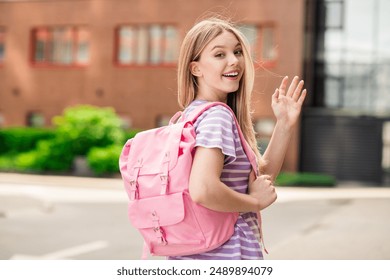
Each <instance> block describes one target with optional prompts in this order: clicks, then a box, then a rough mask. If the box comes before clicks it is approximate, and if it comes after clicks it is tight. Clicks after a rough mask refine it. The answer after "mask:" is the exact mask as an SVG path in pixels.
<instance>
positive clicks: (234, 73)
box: [223, 72, 238, 77]
mask: <svg viewBox="0 0 390 280" xmlns="http://www.w3.org/2000/svg"><path fill="white" fill-rule="evenodd" d="M223 76H225V77H236V76H238V72H231V73H227V74H223Z"/></svg>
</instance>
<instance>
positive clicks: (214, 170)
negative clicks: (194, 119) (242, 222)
mask: <svg viewBox="0 0 390 280" xmlns="http://www.w3.org/2000/svg"><path fill="white" fill-rule="evenodd" d="M223 163H224V155H223V153H222V151H221V150H220V149H218V148H204V147H197V149H196V152H195V156H194V160H193V165H192V170H191V175H190V185H189V191H190V195H191V198H192V199H193V200H194V201H195V202H196V203H199V204H200V205H202V206H204V207H206V208H209V209H212V210H215V211H222V212H249V211H253V212H256V211H260V210H261V209H264V208H266V207H267V206H269V205H270V204H272V203H273V202H274V201H275V200H276V193H275V188H274V186H273V185H272V184H271V181H270V180H269V176H260V177H259V178H258V179H257V180H255V181H254V182H252V183H251V184H250V188H249V193H250V194H242V193H239V192H236V191H234V190H232V189H231V188H229V187H228V186H226V185H225V184H224V183H222V182H221V180H220V177H221V173H222V169H223Z"/></svg>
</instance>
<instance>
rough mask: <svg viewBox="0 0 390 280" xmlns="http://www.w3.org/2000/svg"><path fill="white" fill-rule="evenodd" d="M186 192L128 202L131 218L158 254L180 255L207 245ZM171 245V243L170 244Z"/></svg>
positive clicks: (150, 247)
mask: <svg viewBox="0 0 390 280" xmlns="http://www.w3.org/2000/svg"><path fill="white" fill-rule="evenodd" d="M188 199H189V197H188V195H186V193H184V192H179V193H174V194H169V195H162V196H155V197H149V198H143V199H139V200H135V201H132V202H131V203H130V205H129V218H130V221H131V223H132V224H133V226H134V227H136V228H137V229H138V230H139V231H140V233H141V234H142V235H143V237H144V239H145V241H146V243H147V245H148V248H149V250H150V252H151V253H152V254H156V255H165V256H168V255H180V254H182V253H183V252H186V251H188V250H189V249H194V248H198V249H199V247H202V246H204V243H205V238H204V234H203V232H202V230H201V228H200V227H199V224H198V221H197V219H196V217H195V215H194V213H193V211H192V209H191V205H189V204H190V203H191V202H190V203H189V201H185V200H188ZM167 245H169V246H167Z"/></svg>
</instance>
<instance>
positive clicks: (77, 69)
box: [0, 0, 304, 170]
mask: <svg viewBox="0 0 390 280" xmlns="http://www.w3.org/2000/svg"><path fill="white" fill-rule="evenodd" d="M210 12H217V13H221V14H223V15H225V16H229V17H231V18H232V19H233V20H234V21H235V22H238V23H239V25H240V28H241V29H242V30H243V32H244V33H245V34H246V35H247V37H248V39H249V40H250V41H251V44H252V49H253V56H254V58H255V60H256V61H257V63H256V68H257V75H256V81H255V91H254V95H253V107H254V109H255V113H254V121H255V123H256V128H257V130H258V131H259V132H260V133H261V135H260V136H262V139H265V140H266V139H267V137H269V135H268V133H269V132H268V131H269V127H271V128H272V126H273V121H274V120H273V115H272V111H271V108H270V103H271V94H272V93H273V91H274V89H275V88H276V87H277V86H278V85H279V83H280V81H281V78H282V76H284V75H288V76H290V77H291V76H294V75H300V76H301V75H302V72H303V71H302V61H303V57H302V50H303V42H304V40H303V35H304V34H303V32H304V30H303V25H304V0H274V1H266V0H240V1H232V0H188V1H183V0H164V1H162V0H50V1H49V0H24V1H23V0H15V1H10V0H0V126H2V127H9V126H22V125H45V126H49V125H50V124H51V119H52V117H53V116H55V115H59V114H61V113H62V111H63V109H64V108H65V107H67V106H72V105H76V104H92V105H96V106H111V107H114V108H115V110H116V112H117V113H118V114H119V115H120V116H121V117H122V118H123V119H124V120H125V121H126V123H127V125H128V126H131V127H136V128H141V129H146V128H151V127H155V126H157V125H160V124H162V123H164V122H166V119H167V118H168V117H169V116H171V115H172V114H173V113H174V112H176V111H177V110H178V109H179V107H178V105H177V101H176V61H177V55H178V50H179V46H180V42H181V40H182V38H183V37H184V35H185V32H186V31H187V30H188V29H189V28H190V27H191V26H192V25H193V24H194V23H195V22H196V20H197V19H198V18H200V17H205V16H206V15H207V14H208V13H210ZM292 15H294V16H292ZM298 150H299V149H298V132H297V133H296V136H295V137H294V139H293V140H292V142H291V149H289V151H288V155H287V158H286V163H285V169H287V170H296V169H297V164H298Z"/></svg>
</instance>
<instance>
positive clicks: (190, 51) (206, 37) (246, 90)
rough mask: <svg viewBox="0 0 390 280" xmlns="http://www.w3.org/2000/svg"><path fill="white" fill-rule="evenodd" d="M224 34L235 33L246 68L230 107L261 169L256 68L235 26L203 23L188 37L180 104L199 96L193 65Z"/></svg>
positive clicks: (182, 58)
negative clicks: (254, 95) (253, 112)
mask: <svg viewBox="0 0 390 280" xmlns="http://www.w3.org/2000/svg"><path fill="white" fill-rule="evenodd" d="M224 31H228V32H231V33H233V34H234V35H235V36H236V37H237V40H238V41H239V42H240V43H241V46H242V50H243V55H244V61H245V69H244V73H243V76H242V78H241V81H240V86H239V88H238V90H237V91H236V92H235V93H229V95H228V98H227V104H228V105H229V106H230V108H231V109H232V110H233V112H234V113H235V115H236V118H237V120H238V123H239V125H240V128H241V130H242V133H243V134H244V137H245V139H246V140H247V142H248V144H249V145H250V147H251V148H252V150H253V151H254V152H255V154H256V156H257V159H258V163H259V166H260V167H262V166H263V165H264V163H263V162H262V159H261V155H260V152H259V150H258V147H257V141H256V136H255V132H254V129H253V124H252V119H251V108H250V104H251V96H252V89H253V83H254V77H255V69H254V65H253V61H252V58H251V54H250V50H249V44H248V42H247V40H246V38H245V36H244V35H243V34H242V33H241V32H240V31H239V30H238V29H237V28H236V27H234V25H233V24H232V23H230V22H229V21H227V20H223V19H219V18H210V19H206V20H202V21H200V22H198V23H197V24H196V25H194V26H193V27H192V28H191V29H190V30H189V31H188V33H187V34H186V36H185V38H184V40H183V43H182V45H181V48H180V55H179V61H178V76H177V79H178V101H179V105H180V106H181V107H182V108H186V107H187V106H188V105H189V104H190V103H191V102H192V101H193V100H194V99H195V98H196V94H197V84H196V78H195V77H194V76H193V75H192V73H191V71H190V63H191V62H192V61H196V60H198V59H199V57H200V55H201V53H202V51H203V50H204V48H205V47H206V46H207V44H208V43H210V41H211V40H213V39H214V38H216V37H217V36H219V35H220V34H221V33H223V32H224Z"/></svg>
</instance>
